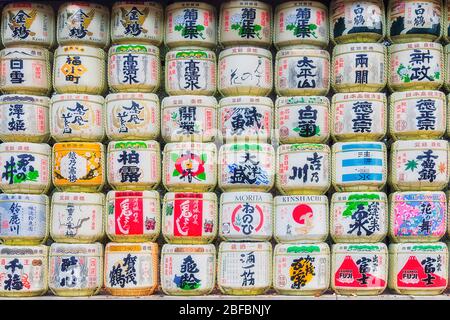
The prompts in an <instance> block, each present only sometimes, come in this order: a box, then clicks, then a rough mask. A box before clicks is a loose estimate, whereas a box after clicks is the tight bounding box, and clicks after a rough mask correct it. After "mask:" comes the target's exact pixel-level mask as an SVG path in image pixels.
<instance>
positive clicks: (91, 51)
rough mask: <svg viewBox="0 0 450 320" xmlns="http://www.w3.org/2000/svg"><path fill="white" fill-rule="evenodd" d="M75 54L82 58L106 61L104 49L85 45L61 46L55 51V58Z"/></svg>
mask: <svg viewBox="0 0 450 320" xmlns="http://www.w3.org/2000/svg"><path fill="white" fill-rule="evenodd" d="M74 54H76V55H81V56H91V57H95V58H98V59H105V57H106V54H105V51H104V50H103V49H101V48H97V47H93V46H89V45H84V44H83V45H81V44H80V45H65V46H59V47H58V48H56V50H55V57H58V56H62V55H74Z"/></svg>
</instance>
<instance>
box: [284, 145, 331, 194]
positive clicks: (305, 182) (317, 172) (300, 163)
mask: <svg viewBox="0 0 450 320" xmlns="http://www.w3.org/2000/svg"><path fill="white" fill-rule="evenodd" d="M330 170H331V164H330V147H328V145H326V144H313V143H299V144H285V145H281V146H279V147H278V149H277V175H276V187H277V189H278V191H280V192H281V193H282V194H285V195H294V194H324V193H326V192H327V191H328V189H329V188H330V185H331V174H330Z"/></svg>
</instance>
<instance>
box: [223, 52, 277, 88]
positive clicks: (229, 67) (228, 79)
mask: <svg viewBox="0 0 450 320" xmlns="http://www.w3.org/2000/svg"><path fill="white" fill-rule="evenodd" d="M272 73H273V67H272V53H271V52H270V51H269V50H267V49H263V48H258V47H246V46H237V47H230V48H228V49H225V50H222V51H221V52H220V54H219V62H218V85H217V88H218V90H219V93H220V94H221V95H222V96H224V97H226V96H243V95H248V96H268V95H269V94H270V93H271V92H272V89H273V74H272Z"/></svg>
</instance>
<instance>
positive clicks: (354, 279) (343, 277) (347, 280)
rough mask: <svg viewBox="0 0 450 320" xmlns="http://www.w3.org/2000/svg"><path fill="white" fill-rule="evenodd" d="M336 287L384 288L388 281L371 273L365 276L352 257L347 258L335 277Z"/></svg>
mask: <svg viewBox="0 0 450 320" xmlns="http://www.w3.org/2000/svg"><path fill="white" fill-rule="evenodd" d="M334 279H335V283H336V286H341V287H359V288H367V287H384V286H385V284H386V280H383V279H380V278H378V277H375V276H374V275H372V274H371V273H370V272H367V273H365V274H364V275H363V274H362V273H361V272H359V268H358V266H357V265H356V263H355V261H353V259H352V257H351V256H346V257H345V258H344V261H343V262H342V264H341V266H340V267H339V269H338V270H337V271H336V273H335V275H334Z"/></svg>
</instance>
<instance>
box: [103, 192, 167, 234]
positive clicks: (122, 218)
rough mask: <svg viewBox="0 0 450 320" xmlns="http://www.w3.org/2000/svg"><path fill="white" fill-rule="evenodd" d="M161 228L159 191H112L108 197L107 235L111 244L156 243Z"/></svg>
mask: <svg viewBox="0 0 450 320" xmlns="http://www.w3.org/2000/svg"><path fill="white" fill-rule="evenodd" d="M160 225H161V211H160V201H159V193H158V192H157V191H153V190H152V191H113V190H111V191H109V192H108V194H107V195H106V234H107V236H108V238H109V239H110V240H111V241H114V242H148V241H155V240H156V238H158V236H159V233H160V229H161V227H160Z"/></svg>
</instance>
